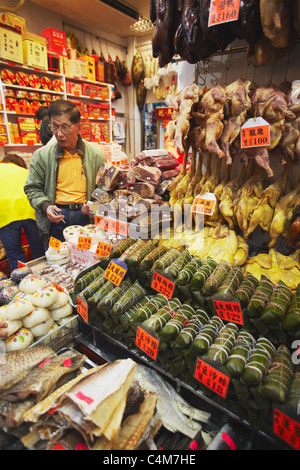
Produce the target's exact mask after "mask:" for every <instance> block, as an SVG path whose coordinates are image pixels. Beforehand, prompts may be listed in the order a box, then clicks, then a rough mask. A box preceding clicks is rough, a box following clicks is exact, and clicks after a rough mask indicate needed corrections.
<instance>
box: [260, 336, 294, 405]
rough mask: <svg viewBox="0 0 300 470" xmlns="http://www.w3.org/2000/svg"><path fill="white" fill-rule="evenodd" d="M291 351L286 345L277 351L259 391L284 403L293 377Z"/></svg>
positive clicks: (275, 400) (266, 396)
mask: <svg viewBox="0 0 300 470" xmlns="http://www.w3.org/2000/svg"><path fill="white" fill-rule="evenodd" d="M293 373H294V369H293V363H292V357H291V353H290V352H289V350H288V348H287V347H286V346H284V345H281V346H279V348H278V349H277V351H276V352H275V354H274V356H273V359H272V362H271V365H270V368H269V371H268V373H267V375H265V376H264V377H263V379H262V381H261V382H260V384H259V387H258V391H259V393H260V394H261V395H262V396H263V397H265V398H269V399H270V400H271V401H273V402H277V403H284V402H285V400H286V397H287V394H288V391H289V388H290V383H291V381H292V378H293Z"/></svg>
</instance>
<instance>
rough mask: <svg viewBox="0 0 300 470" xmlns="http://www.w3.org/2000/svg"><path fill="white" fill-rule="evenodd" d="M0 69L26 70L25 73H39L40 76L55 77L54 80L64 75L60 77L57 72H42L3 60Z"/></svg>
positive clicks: (0, 61) (0, 62) (61, 76)
mask: <svg viewBox="0 0 300 470" xmlns="http://www.w3.org/2000/svg"><path fill="white" fill-rule="evenodd" d="M2 67H3V68H7V67H13V68H17V69H22V70H26V71H28V72H31V73H41V74H47V75H51V76H53V77H56V78H63V77H64V75H62V74H61V73H59V72H52V71H51V70H42V69H39V68H35V67H29V66H27V65H23V64H17V63H15V62H6V61H3V60H0V68H2Z"/></svg>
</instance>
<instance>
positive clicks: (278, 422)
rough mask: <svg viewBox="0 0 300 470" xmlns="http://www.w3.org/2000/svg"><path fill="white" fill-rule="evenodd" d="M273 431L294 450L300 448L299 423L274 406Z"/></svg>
mask: <svg viewBox="0 0 300 470" xmlns="http://www.w3.org/2000/svg"><path fill="white" fill-rule="evenodd" d="M273 431H274V433H275V434H276V435H277V436H279V437H280V438H281V439H283V440H284V441H285V442H287V443H288V444H289V445H291V446H292V447H294V448H295V449H296V450H300V424H299V423H298V422H297V421H295V420H294V419H292V418H290V417H289V416H287V415H286V414H284V413H282V411H280V410H278V409H276V408H275V409H274V421H273Z"/></svg>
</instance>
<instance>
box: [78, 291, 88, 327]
mask: <svg viewBox="0 0 300 470" xmlns="http://www.w3.org/2000/svg"><path fill="white" fill-rule="evenodd" d="M77 312H78V314H79V315H80V316H81V318H83V320H84V321H86V322H88V304H87V302H86V301H85V299H83V298H82V297H80V296H79V295H78V296H77Z"/></svg>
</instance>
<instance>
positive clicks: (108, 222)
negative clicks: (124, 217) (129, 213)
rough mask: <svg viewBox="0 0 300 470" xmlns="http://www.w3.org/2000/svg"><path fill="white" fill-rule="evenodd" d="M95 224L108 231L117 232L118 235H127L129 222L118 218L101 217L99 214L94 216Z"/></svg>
mask: <svg viewBox="0 0 300 470" xmlns="http://www.w3.org/2000/svg"><path fill="white" fill-rule="evenodd" d="M95 224H96V225H99V227H100V228H102V229H103V230H107V231H108V232H113V233H118V234H119V235H124V236H126V237H128V234H129V224H127V223H126V222H122V221H119V220H113V219H108V218H106V217H101V216H99V215H96V216H95Z"/></svg>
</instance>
